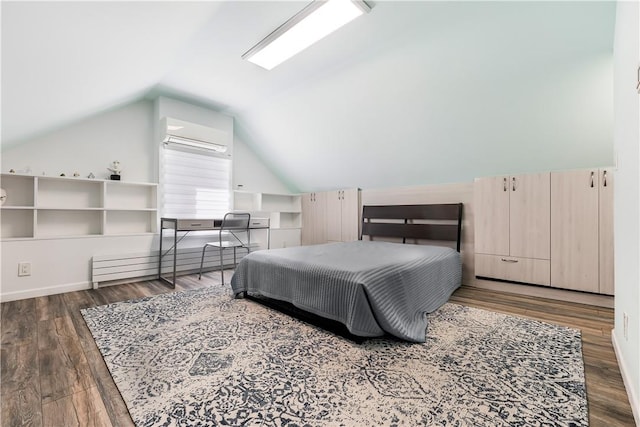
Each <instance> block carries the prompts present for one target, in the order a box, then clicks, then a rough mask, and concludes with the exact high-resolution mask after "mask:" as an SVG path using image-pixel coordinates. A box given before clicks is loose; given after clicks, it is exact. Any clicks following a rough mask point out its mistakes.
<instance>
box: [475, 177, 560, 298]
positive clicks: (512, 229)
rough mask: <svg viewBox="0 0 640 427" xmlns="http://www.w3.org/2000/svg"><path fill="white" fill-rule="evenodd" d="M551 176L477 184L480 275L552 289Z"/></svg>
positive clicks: (484, 180) (485, 180)
mask: <svg viewBox="0 0 640 427" xmlns="http://www.w3.org/2000/svg"><path fill="white" fill-rule="evenodd" d="M549 181H550V175H549V173H541V174H530V175H512V176H500V177H490V178H479V179H476V181H475V184H474V203H475V210H476V223H475V245H476V257H475V259H476V276H481V277H488V278H497V279H503V280H511V281H515V282H525V283H533V284H537V285H546V286H548V285H549V284H550V273H549V269H550V265H549V259H550V250H549V240H550V218H549V217H550V194H549V185H550V184H549Z"/></svg>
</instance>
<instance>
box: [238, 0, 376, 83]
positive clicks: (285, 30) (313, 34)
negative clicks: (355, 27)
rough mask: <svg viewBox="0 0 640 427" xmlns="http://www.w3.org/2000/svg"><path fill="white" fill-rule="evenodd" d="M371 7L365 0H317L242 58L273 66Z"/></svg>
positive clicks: (264, 65)
mask: <svg viewBox="0 0 640 427" xmlns="http://www.w3.org/2000/svg"><path fill="white" fill-rule="evenodd" d="M370 10H371V8H370V7H369V5H367V4H366V3H365V2H364V1H361V0H315V1H314V2H312V3H310V4H309V5H308V6H307V7H305V8H304V9H302V10H301V11H300V12H298V13H297V14H296V15H295V16H294V17H293V18H291V19H289V20H288V21H287V22H285V23H284V24H282V25H281V26H279V27H278V28H277V29H276V30H275V31H273V32H272V33H271V34H269V35H268V36H267V37H265V38H264V39H263V40H262V41H261V42H260V43H258V44H257V45H255V46H254V47H252V48H251V49H249V50H248V51H247V52H246V53H245V54H244V55H242V59H246V60H247V61H249V62H253V63H254V64H256V65H259V66H260V67H262V68H265V69H267V70H271V69H272V68H273V67H275V66H276V65H278V64H280V63H282V62H284V61H286V60H287V59H289V58H291V57H292V56H293V55H295V54H296V53H298V52H300V51H302V50H304V49H306V48H307V47H309V46H311V45H312V44H314V43H315V42H317V41H318V40H320V39H322V38H323V37H325V36H327V35H328V34H331V33H332V32H334V31H335V30H337V29H338V28H340V27H342V26H343V25H345V24H346V23H348V22H351V21H352V20H354V19H355V18H357V17H358V16H360V15H362V14H364V13H368V12H369V11H370Z"/></svg>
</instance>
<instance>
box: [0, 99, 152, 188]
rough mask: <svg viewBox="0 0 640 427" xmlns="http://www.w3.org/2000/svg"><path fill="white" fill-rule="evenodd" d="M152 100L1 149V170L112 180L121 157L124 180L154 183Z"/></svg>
mask: <svg viewBox="0 0 640 427" xmlns="http://www.w3.org/2000/svg"><path fill="white" fill-rule="evenodd" d="M151 107H152V104H151V101H147V100H141V101H138V102H134V103H132V104H128V105H125V106H123V107H120V108H117V109H114V110H111V111H107V112H105V113H102V114H98V115H95V116H93V117H90V118H88V119H86V120H83V121H81V122H79V123H76V124H73V125H71V126H67V127H65V128H63V129H59V130H56V131H54V132H52V133H50V134H47V135H44V136H39V137H37V138H34V139H31V140H29V141H26V142H24V143H22V144H20V145H16V146H12V147H10V148H8V149H6V150H5V149H3V150H2V160H1V162H2V172H3V173H7V172H9V170H10V169H15V170H21V169H24V168H25V167H27V166H28V167H31V170H32V173H33V174H34V175H42V173H43V172H44V173H45V174H46V175H48V176H58V175H60V174H61V173H65V174H66V175H67V176H72V175H73V173H74V172H78V173H79V174H80V176H82V177H85V178H86V177H87V175H88V174H89V173H90V172H92V173H93V174H94V175H95V176H96V178H101V179H108V176H109V174H110V172H109V171H108V170H107V167H108V166H109V165H110V164H111V162H112V161H114V160H118V161H120V165H121V167H122V180H123V181H134V182H154V181H155V180H154V177H153V170H154V165H153V158H151V157H150V156H149V141H150V140H151V138H152V136H153V132H154V120H153V115H152V108H151Z"/></svg>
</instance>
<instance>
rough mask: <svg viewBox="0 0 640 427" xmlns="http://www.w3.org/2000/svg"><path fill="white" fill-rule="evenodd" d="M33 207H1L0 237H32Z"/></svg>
mask: <svg viewBox="0 0 640 427" xmlns="http://www.w3.org/2000/svg"><path fill="white" fill-rule="evenodd" d="M33 215H34V211H33V209H9V210H7V209H2V213H1V214H0V217H1V218H2V221H1V227H0V238H2V239H15V238H21V237H22V238H24V237H33Z"/></svg>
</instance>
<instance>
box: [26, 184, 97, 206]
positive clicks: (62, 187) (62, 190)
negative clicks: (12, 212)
mask: <svg viewBox="0 0 640 427" xmlns="http://www.w3.org/2000/svg"><path fill="white" fill-rule="evenodd" d="M102 202H103V182H100V181H95V182H92V181H73V180H71V179H40V180H38V193H37V204H38V206H47V207H51V208H57V207H60V208H65V209H76V208H80V209H81V208H101V207H102V206H103V203H102Z"/></svg>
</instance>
